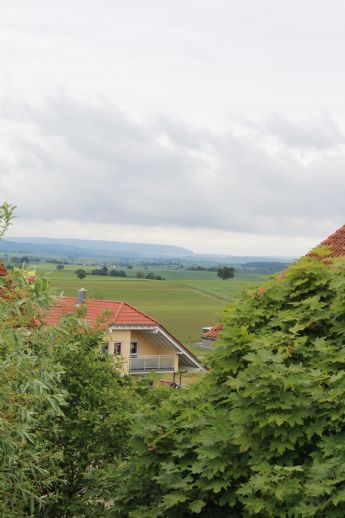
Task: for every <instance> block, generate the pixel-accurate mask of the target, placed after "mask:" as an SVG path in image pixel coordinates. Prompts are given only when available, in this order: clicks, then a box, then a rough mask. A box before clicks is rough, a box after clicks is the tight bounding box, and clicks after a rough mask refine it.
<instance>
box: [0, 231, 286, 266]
mask: <svg viewBox="0 0 345 518" xmlns="http://www.w3.org/2000/svg"><path fill="white" fill-rule="evenodd" d="M0 252H2V253H8V254H23V255H24V254H29V255H36V256H39V255H46V256H54V257H58V258H75V257H78V258H83V257H84V258H87V257H102V258H104V259H133V260H149V259H157V260H161V259H177V260H181V261H191V262H200V263H229V264H238V265H240V264H243V263H248V262H252V263H253V262H260V263H261V262H284V263H288V262H290V261H291V260H292V259H291V258H290V259H287V258H278V257H277V258H275V257H256V256H255V257H253V256H226V255H215V254H214V255H213V254H196V253H194V252H193V251H192V250H189V249H188V248H182V247H179V246H171V245H160V244H157V245H155V244H147V243H126V242H119V241H98V240H87V239H55V238H48V237H15V238H7V239H4V240H2V241H0Z"/></svg>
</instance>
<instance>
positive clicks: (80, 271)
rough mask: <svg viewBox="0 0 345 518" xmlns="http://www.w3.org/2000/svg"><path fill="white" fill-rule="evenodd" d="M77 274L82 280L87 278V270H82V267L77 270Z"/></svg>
mask: <svg viewBox="0 0 345 518" xmlns="http://www.w3.org/2000/svg"><path fill="white" fill-rule="evenodd" d="M75 274H76V276H77V277H78V279H80V280H82V279H85V277H86V271H85V270H81V269H79V270H76V271H75Z"/></svg>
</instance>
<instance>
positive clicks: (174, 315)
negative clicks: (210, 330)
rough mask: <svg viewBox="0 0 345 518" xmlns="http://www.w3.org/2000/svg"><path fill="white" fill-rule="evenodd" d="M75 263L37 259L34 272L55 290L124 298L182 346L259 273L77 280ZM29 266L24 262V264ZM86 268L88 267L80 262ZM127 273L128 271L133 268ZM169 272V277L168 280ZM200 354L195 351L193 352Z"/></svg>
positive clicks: (173, 272) (172, 272)
mask: <svg viewBox="0 0 345 518" xmlns="http://www.w3.org/2000/svg"><path fill="white" fill-rule="evenodd" d="M77 268H82V266H81V265H66V266H65V269H64V270H60V271H59V270H56V265H54V264H49V263H48V264H44V263H43V264H42V263H41V264H39V266H38V271H42V272H44V273H46V274H47V275H48V278H49V279H50V280H51V284H52V285H53V287H55V288H56V292H57V293H58V294H60V293H61V292H63V294H64V295H66V296H76V293H77V290H78V288H85V289H87V290H88V296H89V297H94V298H99V299H110V300H121V301H126V302H128V303H129V304H132V305H133V306H136V307H137V308H138V309H140V310H142V311H144V312H145V313H148V314H149V315H151V316H152V317H154V318H156V319H157V320H159V321H160V322H161V323H162V324H163V325H164V326H165V327H166V328H167V329H168V330H169V331H170V332H171V333H172V334H174V335H175V336H176V337H177V338H178V339H179V340H181V341H182V342H183V343H184V344H185V345H187V346H191V345H192V344H193V343H194V342H197V341H199V340H200V336H201V328H202V327H204V326H210V325H212V324H214V323H216V322H217V321H219V318H220V317H221V313H222V311H223V309H224V306H226V305H227V304H228V303H229V302H231V301H233V300H234V298H235V297H236V296H237V295H238V293H239V292H240V291H241V290H242V289H243V288H244V287H246V286H249V285H252V286H253V285H256V286H257V285H259V284H261V283H263V282H264V281H265V279H266V276H265V275H255V274H239V275H238V276H236V277H235V278H233V279H229V280H227V281H222V280H220V279H218V278H217V276H216V274H215V273H214V272H193V271H187V270H181V269H180V270H178V269H176V268H171V267H170V268H166V269H159V268H149V269H148V270H143V269H142V270H143V271H145V272H147V273H148V272H149V271H153V272H154V273H155V274H156V275H162V276H163V277H166V279H167V280H166V281H155V280H146V279H136V278H119V277H101V276H93V275H88V276H87V277H86V278H85V279H83V280H82V281H80V280H79V279H78V278H77V277H76V275H75V274H74V271H75V270H76V269H77ZM28 269H30V267H28ZM85 270H89V267H85ZM127 274H130V275H134V274H135V269H134V268H133V269H132V270H128V271H127ZM168 277H169V280H168ZM197 354H198V356H200V351H199V350H198V352H197Z"/></svg>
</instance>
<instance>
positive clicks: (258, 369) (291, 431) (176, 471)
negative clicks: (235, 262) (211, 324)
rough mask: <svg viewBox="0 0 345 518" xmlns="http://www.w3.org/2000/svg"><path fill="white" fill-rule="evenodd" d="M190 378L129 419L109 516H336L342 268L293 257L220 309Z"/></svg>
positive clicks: (344, 352)
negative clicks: (217, 331) (127, 448)
mask: <svg viewBox="0 0 345 518" xmlns="http://www.w3.org/2000/svg"><path fill="white" fill-rule="evenodd" d="M211 363H212V370H211V371H210V372H209V373H208V374H207V375H206V376H204V377H203V379H202V381H201V383H200V384H198V385H195V386H194V387H191V388H190V390H188V391H181V392H179V393H178V394H175V395H174V397H173V398H170V399H169V400H167V401H165V402H163V403H161V404H160V405H159V406H158V407H157V408H156V409H155V410H153V411H151V413H150V415H143V416H142V418H141V419H140V420H138V422H137V423H136V428H135V433H134V436H133V438H132V442H131V455H130V458H129V459H128V460H127V461H126V462H123V463H122V464H121V466H120V468H117V469H116V470H114V472H113V473H112V477H113V486H112V487H111V486H109V487H108V497H109V498H111V499H112V500H113V502H114V505H113V507H112V508H111V509H110V510H109V512H108V514H109V515H110V516H130V517H141V518H143V517H150V518H152V517H167V518H169V517H181V516H194V515H199V516H203V517H208V516H219V517H222V516H224V517H229V516H234V517H240V516H243V517H245V516H254V515H255V516H259V517H268V516H271V517H288V516H290V517H297V516H303V517H307V516H313V517H315V516H317V517H323V516H327V517H328V516H332V517H343V516H344V515H345V269H344V266H343V265H341V264H338V265H331V266H325V265H324V264H323V263H322V262H319V261H317V260H315V259H303V260H301V261H300V262H298V263H297V264H295V265H293V266H291V267H290V268H289V269H288V271H287V272H286V273H285V274H284V276H280V278H275V279H273V280H270V281H269V282H268V283H267V284H266V285H265V286H264V287H263V288H262V289H259V290H255V291H249V292H247V293H246V294H245V295H243V296H242V298H241V299H240V300H238V301H237V302H236V304H234V305H233V306H231V307H229V308H228V309H227V312H226V316H225V321H224V331H223V334H222V339H221V340H220V342H219V345H218V348H217V350H216V351H215V353H214V355H213V358H212V360H211Z"/></svg>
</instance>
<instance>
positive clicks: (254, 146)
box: [0, 92, 345, 235]
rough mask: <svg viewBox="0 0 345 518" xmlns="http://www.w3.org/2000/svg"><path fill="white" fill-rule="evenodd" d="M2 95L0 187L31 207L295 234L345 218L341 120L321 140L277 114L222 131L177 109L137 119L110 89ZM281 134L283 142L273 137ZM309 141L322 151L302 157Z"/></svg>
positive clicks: (69, 214)
mask: <svg viewBox="0 0 345 518" xmlns="http://www.w3.org/2000/svg"><path fill="white" fill-rule="evenodd" d="M0 104H1V107H2V109H0V115H1V116H2V117H1V119H2V122H1V123H0V137H1V145H0V164H2V166H3V167H2V168H1V171H2V172H1V177H0V190H1V192H0V194H1V198H6V199H8V200H9V201H11V202H13V203H16V204H17V205H18V206H19V214H20V215H21V216H22V217H23V218H38V219H55V218H59V219H66V220H76V221H80V222H83V224H85V225H87V222H88V221H95V222H102V223H114V224H135V225H145V226H156V225H159V226H163V227H164V226H166V227H169V226H171V227H176V226H177V227H188V228H190V227H192V228H193V227H194V228H209V229H212V228H213V229H221V230H224V229H225V230H229V231H238V232H251V233H272V234H287V235H289V234H295V235H296V234H300V233H302V232H304V233H306V235H308V234H309V235H310V233H315V234H317V233H321V234H322V232H323V231H324V229H325V228H326V227H327V225H328V226H329V222H332V224H333V223H334V225H335V226H336V225H338V224H342V223H343V220H344V209H343V205H344V204H343V194H344V188H345V177H344V173H343V172H344V168H345V152H344V151H343V150H342V149H341V147H339V148H338V147H337V146H338V143H339V141H340V139H341V137H340V136H339V135H341V134H340V130H339V133H338V131H337V130H336V126H334V128H333V129H330V130H327V131H326V133H324V134H322V135H323V136H321V137H320V136H319V140H317V137H316V133H317V132H316V131H315V134H314V139H313V138H311V137H310V136H308V135H309V134H308V135H307V136H306V133H305V131H306V130H305V126H303V125H302V127H300V126H299V125H298V124H297V123H289V122H287V121H285V122H284V123H282V122H281V121H279V123H277V119H275V123H270V124H269V125H267V122H265V123H258V125H257V129H256V132H255V131H254V132H252V131H248V132H247V133H245V132H242V133H241V134H239V133H234V132H231V131H229V132H226V133H223V134H221V135H216V134H212V133H211V132H209V131H208V130H206V129H202V128H201V129H200V128H198V129H195V128H193V127H192V126H190V125H188V124H185V123H184V122H183V121H182V120H176V119H169V118H168V117H160V118H157V119H156V120H151V121H144V122H140V123H139V122H136V121H133V120H132V119H131V118H130V117H129V116H128V115H126V114H125V113H123V112H122V111H120V110H118V109H117V108H116V107H115V106H113V105H112V104H111V103H109V102H107V101H105V100H101V99H99V100H98V101H97V102H93V103H86V102H77V101H76V100H73V99H71V98H69V97H68V96H66V95H64V94H62V93H61V92H60V93H58V94H56V95H55V96H53V97H46V98H45V99H44V100H42V102H41V103H40V104H36V105H30V104H26V103H21V104H20V103H17V102H10V101H9V100H7V101H6V100H4V99H3V101H2V102H1V103H0ZM272 120H273V119H272ZM265 125H266V130H265V132H263V131H261V133H260V135H261V137H260V139H258V138H257V133H258V132H259V130H260V128H262V127H263V126H265ZM329 127H330V128H332V127H333V126H332V124H330V125H329ZM9 128H10V131H9ZM307 133H308V132H307ZM283 134H284V135H285V136H284V138H283V137H282V135H283ZM272 135H273V136H275V137H276V138H277V139H279V140H280V142H281V147H280V149H279V150H278V151H277V150H270V149H269V146H267V143H266V142H265V139H267V140H268V141H269V139H270V138H271V137H272ZM287 135H288V136H287ZM162 136H164V137H166V138H167V139H168V142H169V145H167V146H166V145H162V144H161V143H160V138H161V137H162ZM309 138H310V140H308V139H309ZM327 139H328V140H327ZM332 139H333V140H332ZM310 142H314V144H315V146H316V143H317V142H318V148H319V151H320V152H319V154H318V155H317V157H316V158H315V157H312V158H311V160H310V161H309V162H306V163H303V162H301V161H300V160H299V158H298V156H297V155H296V153H295V148H296V146H297V147H298V145H297V144H298V143H299V146H300V147H305V148H308V147H313V146H311V145H310ZM306 143H308V145H306ZM326 143H327V145H326ZM314 144H313V145H314ZM329 149H333V150H335V151H334V152H333V154H332V155H330V154H329V153H328V150H329Z"/></svg>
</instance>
